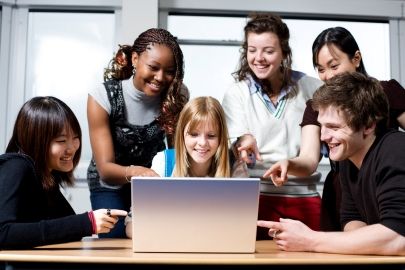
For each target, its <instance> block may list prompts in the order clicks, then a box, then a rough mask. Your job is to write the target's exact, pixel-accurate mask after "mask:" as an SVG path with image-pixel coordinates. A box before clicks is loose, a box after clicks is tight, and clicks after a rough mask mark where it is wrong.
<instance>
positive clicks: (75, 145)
mask: <svg viewBox="0 0 405 270" xmlns="http://www.w3.org/2000/svg"><path fill="white" fill-rule="evenodd" d="M79 146H80V140H79V139H76V138H75V139H72V140H68V143H67V147H66V152H68V153H75V152H76V151H77V149H79Z"/></svg>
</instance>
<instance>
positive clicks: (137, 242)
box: [131, 177, 260, 253]
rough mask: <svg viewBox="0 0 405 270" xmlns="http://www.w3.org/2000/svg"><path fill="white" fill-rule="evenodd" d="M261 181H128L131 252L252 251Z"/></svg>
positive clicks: (202, 179) (237, 179) (140, 178)
mask: <svg viewBox="0 0 405 270" xmlns="http://www.w3.org/2000/svg"><path fill="white" fill-rule="evenodd" d="M259 191H260V179H259V178H209V177H204V178H194V177H177V178H176V177H163V178H156V177H132V181H131V192H132V210H133V212H132V219H133V222H132V236H133V237H132V241H133V251H134V252H207V253H253V252H255V244H256V229H257V225H256V224H257V217H258V205H259Z"/></svg>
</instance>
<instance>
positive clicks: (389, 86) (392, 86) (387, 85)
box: [380, 79, 405, 91]
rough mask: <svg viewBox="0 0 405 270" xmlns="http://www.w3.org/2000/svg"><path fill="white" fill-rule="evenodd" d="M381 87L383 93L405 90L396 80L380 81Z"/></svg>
mask: <svg viewBox="0 0 405 270" xmlns="http://www.w3.org/2000/svg"><path fill="white" fill-rule="evenodd" d="M380 84H381V86H382V87H383V89H384V91H393V90H394V91H397V90H400V91H404V90H405V89H404V88H403V87H402V85H400V84H399V82H398V81H397V80H394V79H391V80H388V81H380Z"/></svg>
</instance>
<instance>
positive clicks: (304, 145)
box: [263, 125, 321, 186]
mask: <svg viewBox="0 0 405 270" xmlns="http://www.w3.org/2000/svg"><path fill="white" fill-rule="evenodd" d="M320 132H321V129H320V127H319V126H317V125H305V126H303V127H302V129H301V147H300V153H299V155H298V156H297V157H295V158H292V159H287V160H282V161H279V162H277V163H275V164H274V165H273V166H271V167H270V169H268V170H267V171H266V172H265V173H264V175H263V177H264V178H268V177H271V179H272V181H273V182H274V184H275V185H276V186H280V185H283V184H284V183H285V182H286V181H287V179H288V176H287V174H291V175H296V176H308V175H311V174H312V173H314V172H315V170H316V168H317V167H318V163H319V160H320V157H321V156H320V148H321V142H320Z"/></svg>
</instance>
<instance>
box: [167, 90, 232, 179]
mask: <svg viewBox="0 0 405 270" xmlns="http://www.w3.org/2000/svg"><path fill="white" fill-rule="evenodd" d="M209 121H210V122H211V123H212V124H213V126H214V128H215V130H216V131H217V133H218V138H219V144H218V149H217V151H216V153H215V156H214V157H213V159H212V163H211V168H210V171H209V172H208V176H211V177H230V170H231V169H230V164H229V151H228V150H229V148H228V128H227V125H226V121H225V113H224V110H223V108H222V106H221V104H220V103H219V101H218V100H217V99H215V98H213V97H209V96H203V97H197V98H194V99H193V100H191V101H189V102H188V103H187V104H186V105H185V106H184V108H183V110H182V111H181V113H180V117H179V121H178V123H177V127H176V132H175V141H174V147H175V149H176V165H175V168H174V171H173V176H178V177H183V176H187V175H189V170H190V162H189V155H188V153H187V149H186V146H185V141H184V131H185V128H186V126H187V125H188V124H189V125H188V131H190V130H194V129H195V128H197V127H198V126H199V125H200V124H202V123H207V122H209Z"/></svg>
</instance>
